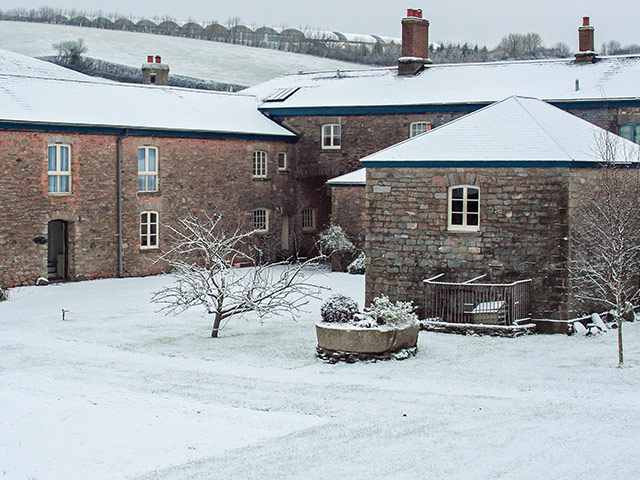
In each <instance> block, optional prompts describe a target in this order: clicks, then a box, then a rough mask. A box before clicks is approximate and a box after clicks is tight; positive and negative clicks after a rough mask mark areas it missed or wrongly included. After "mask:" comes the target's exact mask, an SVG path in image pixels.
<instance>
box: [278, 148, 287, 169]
mask: <svg viewBox="0 0 640 480" xmlns="http://www.w3.org/2000/svg"><path fill="white" fill-rule="evenodd" d="M278 170H280V171H281V172H285V171H286V170H287V154H286V153H284V152H280V153H278Z"/></svg>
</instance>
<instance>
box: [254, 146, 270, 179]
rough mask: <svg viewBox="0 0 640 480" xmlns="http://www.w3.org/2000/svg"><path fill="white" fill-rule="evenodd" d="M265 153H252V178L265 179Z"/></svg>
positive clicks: (260, 151)
mask: <svg viewBox="0 0 640 480" xmlns="http://www.w3.org/2000/svg"><path fill="white" fill-rule="evenodd" d="M266 176H267V152H263V151H262V150H256V151H255V152H253V178H266Z"/></svg>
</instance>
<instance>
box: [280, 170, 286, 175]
mask: <svg viewBox="0 0 640 480" xmlns="http://www.w3.org/2000/svg"><path fill="white" fill-rule="evenodd" d="M287 173H289V170H278V174H280V175H286V174H287Z"/></svg>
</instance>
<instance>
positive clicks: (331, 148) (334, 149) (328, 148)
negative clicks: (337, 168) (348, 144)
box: [321, 147, 342, 151]
mask: <svg viewBox="0 0 640 480" xmlns="http://www.w3.org/2000/svg"><path fill="white" fill-rule="evenodd" d="M340 149H342V147H322V148H321V150H333V151H336V150H340Z"/></svg>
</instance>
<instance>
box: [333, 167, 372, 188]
mask: <svg viewBox="0 0 640 480" xmlns="http://www.w3.org/2000/svg"><path fill="white" fill-rule="evenodd" d="M327 183H328V184H329V185H331V186H332V187H346V186H355V185H362V186H364V185H365V184H366V183H367V169H366V168H361V169H360V170H356V171H355V172H349V173H346V174H344V175H340V176H339V177H335V178H332V179H331V180H328V181H327Z"/></svg>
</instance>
